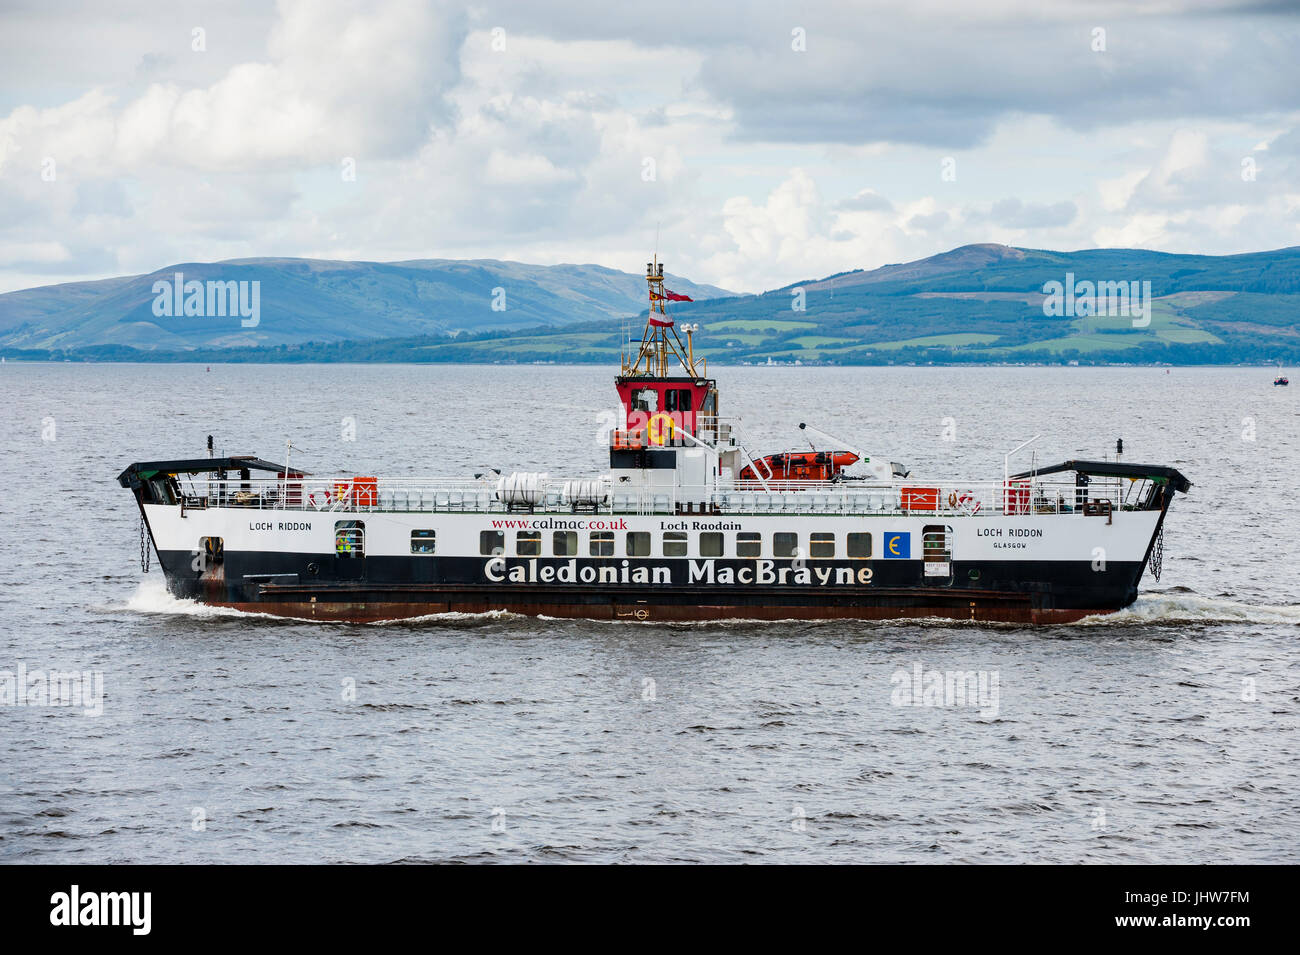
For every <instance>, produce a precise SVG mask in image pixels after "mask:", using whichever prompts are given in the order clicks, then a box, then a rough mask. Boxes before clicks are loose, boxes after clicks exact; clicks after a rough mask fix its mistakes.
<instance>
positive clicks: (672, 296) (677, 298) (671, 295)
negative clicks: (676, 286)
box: [664, 289, 695, 302]
mask: <svg viewBox="0 0 1300 955" xmlns="http://www.w3.org/2000/svg"><path fill="white" fill-rule="evenodd" d="M664 295H666V296H667V297H668V301H670V302H693V301H695V299H693V298H691V297H690V296H689V295H678V294H677V293H676V292H672V291H669V290H668V289H664Z"/></svg>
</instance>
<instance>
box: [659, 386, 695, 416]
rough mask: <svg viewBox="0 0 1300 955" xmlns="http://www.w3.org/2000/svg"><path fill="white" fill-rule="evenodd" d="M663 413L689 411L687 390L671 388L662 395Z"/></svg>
mask: <svg viewBox="0 0 1300 955" xmlns="http://www.w3.org/2000/svg"><path fill="white" fill-rule="evenodd" d="M664 398H665V399H666V400H665V401H664V410H665V411H690V410H691V391H690V389H689V388H671V389H669V390H668V392H667V393H666V394H665V395H664Z"/></svg>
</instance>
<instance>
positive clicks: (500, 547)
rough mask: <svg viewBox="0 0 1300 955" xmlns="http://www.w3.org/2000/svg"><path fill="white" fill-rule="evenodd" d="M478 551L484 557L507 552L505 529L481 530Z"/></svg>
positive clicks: (496, 555)
mask: <svg viewBox="0 0 1300 955" xmlns="http://www.w3.org/2000/svg"><path fill="white" fill-rule="evenodd" d="M478 552H479V553H480V554H482V555H483V556H484V557H498V556H500V555H501V554H504V553H505V552H506V535H505V531H479V535H478Z"/></svg>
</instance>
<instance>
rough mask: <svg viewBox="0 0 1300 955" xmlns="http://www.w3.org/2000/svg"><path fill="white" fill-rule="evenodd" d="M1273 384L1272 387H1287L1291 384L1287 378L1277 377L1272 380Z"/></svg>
mask: <svg viewBox="0 0 1300 955" xmlns="http://www.w3.org/2000/svg"><path fill="white" fill-rule="evenodd" d="M1273 384H1274V385H1289V384H1291V380H1290V379H1289V378H1285V377H1282V376H1279V377H1277V378H1274V379H1273Z"/></svg>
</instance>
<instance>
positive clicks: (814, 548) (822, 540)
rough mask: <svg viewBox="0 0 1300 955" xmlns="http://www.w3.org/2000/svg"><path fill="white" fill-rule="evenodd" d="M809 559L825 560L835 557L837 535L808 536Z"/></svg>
mask: <svg viewBox="0 0 1300 955" xmlns="http://www.w3.org/2000/svg"><path fill="white" fill-rule="evenodd" d="M808 551H809V554H808V556H809V557H816V558H820V559H825V558H827V557H834V556H835V535H834V534H809V535H808Z"/></svg>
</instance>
